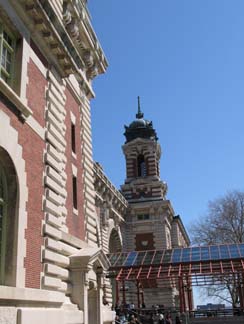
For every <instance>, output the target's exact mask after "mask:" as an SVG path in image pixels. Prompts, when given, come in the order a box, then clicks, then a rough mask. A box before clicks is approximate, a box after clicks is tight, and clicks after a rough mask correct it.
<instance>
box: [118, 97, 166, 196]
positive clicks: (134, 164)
mask: <svg viewBox="0 0 244 324" xmlns="http://www.w3.org/2000/svg"><path fill="white" fill-rule="evenodd" d="M124 135H125V137H126V142H125V144H124V145H123V152H124V155H125V159H126V180H125V184H124V185H123V186H122V192H123V194H124V196H125V198H126V199H127V200H128V201H129V202H133V201H142V200H147V201H153V200H158V199H165V194H166V192H167V185H166V183H165V182H162V181H161V180H160V173H159V160H160V157H161V147H160V145H159V143H158V141H157V140H158V137H157V133H156V131H155V129H154V128H153V124H152V122H151V121H148V120H146V119H144V114H143V113H142V112H141V107H140V98H139V97H138V112H137V114H136V119H135V120H134V121H133V122H132V123H131V124H130V125H129V126H125V133H124Z"/></svg>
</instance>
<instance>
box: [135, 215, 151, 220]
mask: <svg viewBox="0 0 244 324" xmlns="http://www.w3.org/2000/svg"><path fill="white" fill-rule="evenodd" d="M148 219H149V215H148V214H139V215H137V220H148Z"/></svg>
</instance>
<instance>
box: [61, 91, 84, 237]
mask: <svg viewBox="0 0 244 324" xmlns="http://www.w3.org/2000/svg"><path fill="white" fill-rule="evenodd" d="M65 94H66V119H65V124H66V127H67V128H66V142H67V146H66V156H67V165H66V173H67V183H66V189H67V193H68V195H67V200H66V208H67V210H68V215H67V226H68V229H69V233H70V234H72V235H74V236H76V237H78V238H79V239H82V240H84V238H85V229H84V207H83V205H84V197H83V183H82V172H83V169H82V166H81V157H82V156H81V138H80V132H81V128H80V112H79V103H78V102H77V101H76V100H75V99H74V97H73V95H72V93H71V92H70V91H69V90H68V89H66V91H65ZM70 111H72V113H73V115H74V116H75V117H76V124H75V132H76V133H75V140H76V159H75V158H74V157H73V156H72V147H71V117H70ZM72 164H73V165H75V166H76V167H77V170H78V173H77V193H78V195H77V206H78V208H77V209H78V215H75V214H74V213H73V188H72V177H73V173H72Z"/></svg>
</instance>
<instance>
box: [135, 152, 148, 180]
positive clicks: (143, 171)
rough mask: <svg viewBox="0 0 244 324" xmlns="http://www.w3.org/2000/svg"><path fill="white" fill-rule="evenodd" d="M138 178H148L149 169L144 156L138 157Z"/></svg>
mask: <svg viewBox="0 0 244 324" xmlns="http://www.w3.org/2000/svg"><path fill="white" fill-rule="evenodd" d="M137 176H138V177H146V176H147V167H146V162H145V159H144V156H143V155H142V154H140V155H138V157H137Z"/></svg>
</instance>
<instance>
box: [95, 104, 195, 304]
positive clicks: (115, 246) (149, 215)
mask: <svg viewBox="0 0 244 324" xmlns="http://www.w3.org/2000/svg"><path fill="white" fill-rule="evenodd" d="M124 135H125V138H126V141H125V143H124V145H123V147H122V149H123V153H124V155H125V163H126V178H125V182H124V184H123V185H122V186H121V191H118V190H117V192H116V189H115V188H114V187H113V186H112V185H111V183H110V181H109V180H108V178H107V177H106V176H105V174H104V173H103V171H102V168H101V166H100V165H99V164H96V165H95V179H96V180H95V190H96V195H97V199H96V205H97V213H98V215H100V216H99V218H100V226H101V231H102V233H103V234H104V233H106V234H105V235H104V237H106V239H105V241H103V240H102V241H103V243H102V244H103V249H104V251H105V253H116V252H120V251H126V252H128V251H145V250H162V249H173V248H177V247H187V246H189V244H190V240H189V237H188V234H187V232H186V230H185V227H184V225H183V223H182V221H181V218H180V216H179V215H175V213H174V210H173V207H172V205H171V202H170V201H169V200H167V199H166V193H167V184H166V183H165V182H164V181H162V180H161V178H160V167H159V163H160V157H161V147H160V144H159V142H158V138H157V134H156V131H155V129H154V128H153V124H152V122H151V121H148V120H146V119H144V114H143V113H142V112H141V108H140V102H139V98H138V112H137V114H136V118H135V120H134V121H132V123H131V124H130V125H129V126H125V133H124ZM111 188H113V190H111ZM115 192H116V194H115ZM118 196H119V197H120V199H119V201H118V198H117V197H118ZM115 206H121V207H120V208H115ZM105 215H106V216H105ZM104 219H106V222H104ZM119 285H120V286H119V287H117V294H118V292H119V295H120V296H117V298H115V290H116V289H115V287H114V286H115V283H114V282H112V285H110V287H111V286H112V287H113V289H114V291H113V293H112V289H110V290H106V294H107V297H108V300H109V302H111V301H112V302H113V303H115V302H118V301H119V303H124V302H126V303H132V304H134V305H137V304H138V293H137V291H138V287H137V285H138V282H135V283H134V284H131V283H129V282H127V283H126V300H124V298H125V293H124V292H123V290H124V287H123V285H122V283H119ZM140 286H141V287H142V288H143V295H144V296H143V298H141V302H142V300H143V302H144V303H145V305H146V306H147V307H152V305H156V304H161V305H164V306H165V307H175V308H179V291H178V289H177V288H176V287H177V284H176V285H174V284H172V283H168V284H166V285H165V283H164V284H163V283H162V282H159V281H157V280H151V281H145V280H144V281H143V280H142V281H140ZM112 295H113V299H112ZM116 299H117V300H116ZM138 306H139V305H138Z"/></svg>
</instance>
